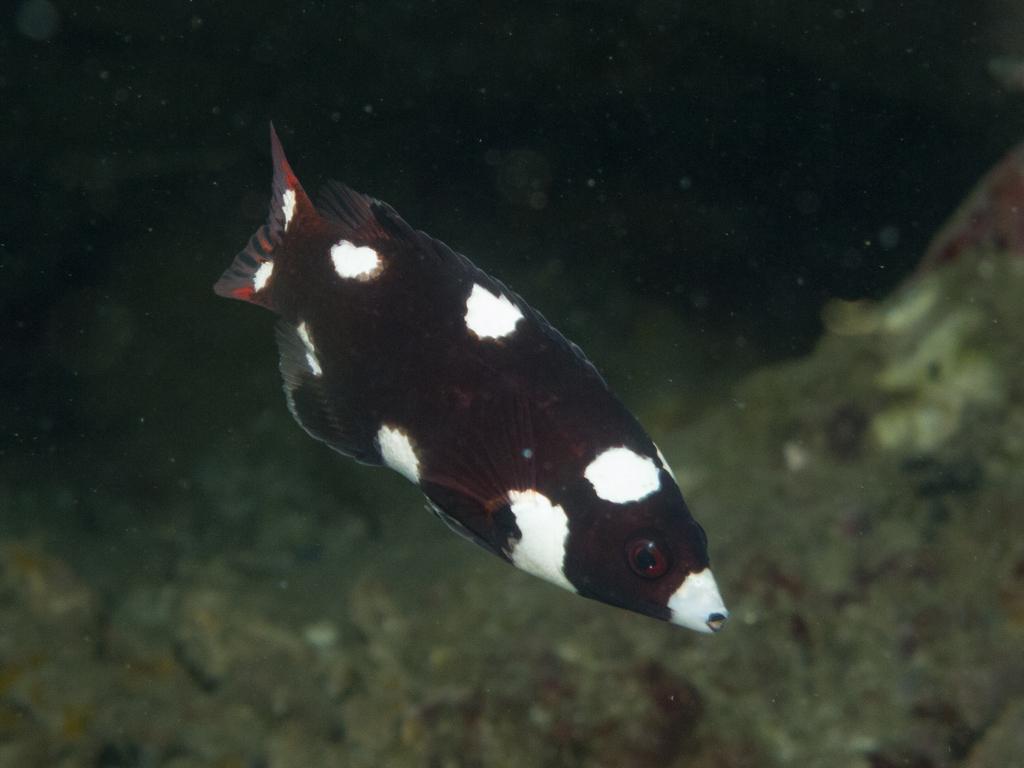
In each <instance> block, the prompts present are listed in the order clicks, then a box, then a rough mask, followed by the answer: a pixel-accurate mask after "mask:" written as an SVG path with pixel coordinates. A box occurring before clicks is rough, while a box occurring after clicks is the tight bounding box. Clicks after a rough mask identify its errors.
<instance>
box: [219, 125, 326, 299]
mask: <svg viewBox="0 0 1024 768" xmlns="http://www.w3.org/2000/svg"><path fill="white" fill-rule="evenodd" d="M270 154H271V157H272V158H273V163H274V188H273V197H272V198H271V200H270V215H269V216H268V217H267V223H266V224H264V225H263V226H262V227H260V228H259V229H258V230H256V233H255V234H254V235H253V236H252V237H251V238H250V239H249V244H248V245H247V246H245V250H243V251H242V252H241V253H239V254H238V255H237V256H235V260H234V261H233V262H231V266H230V267H228V268H227V270H225V272H224V274H223V275H221V278H220V280H218V281H217V284H216V285H214V286H213V290H214V291H215V292H216V293H217V294H218V295H220V296H225V297H227V298H229V299H242V300H244V301H251V302H253V303H256V304H263V303H265V302H262V301H260V296H259V292H260V291H261V290H262V289H263V287H264V286H265V285H266V284H267V282H268V281H269V280H270V279H272V276H273V269H274V260H275V258H277V257H278V256H279V253H280V248H279V246H280V245H281V243H282V242H283V241H284V238H285V237H286V235H287V233H288V232H289V231H290V230H291V229H292V228H293V227H301V226H302V221H303V219H305V218H306V217H307V216H316V217H317V218H319V214H318V213H317V211H316V208H314V207H313V203H312V202H310V199H309V197H308V196H307V195H306V192H305V190H303V189H302V185H301V184H299V180H298V179H297V178H296V177H295V174H294V173H293V172H292V169H291V166H290V165H288V160H287V159H286V158H285V156H284V149H282V148H281V142H280V140H279V139H278V138H277V132H276V131H275V130H274V124H273V123H271V124H270ZM268 264H269V266H266V265H268Z"/></svg>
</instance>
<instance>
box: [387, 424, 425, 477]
mask: <svg viewBox="0 0 1024 768" xmlns="http://www.w3.org/2000/svg"><path fill="white" fill-rule="evenodd" d="M377 447H378V448H379V449H380V455H381V458H383V459H384V463H385V464H386V465H387V466H388V467H390V468H391V469H393V470H395V471H396V472H398V473H399V474H401V475H405V476H406V477H407V478H409V479H410V480H412V481H413V482H414V483H416V484H417V485H419V482H420V460H419V458H417V456H416V450H415V449H414V448H413V447H412V441H411V440H410V439H409V436H408V435H407V434H406V433H405V432H403V431H402V430H401V429H399V428H398V427H394V428H392V427H389V426H388V425H387V424H382V425H381V428H380V429H379V430H377Z"/></svg>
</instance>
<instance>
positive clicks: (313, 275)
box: [214, 126, 729, 632]
mask: <svg viewBox="0 0 1024 768" xmlns="http://www.w3.org/2000/svg"><path fill="white" fill-rule="evenodd" d="M270 143H271V150H272V156H273V163H274V189H273V199H272V200H271V203H270V216H269V218H268V220H267V223H266V224H265V225H264V226H263V227H261V228H260V229H259V230H258V231H257V232H256V234H254V235H253V236H252V238H251V239H250V241H249V244H248V245H247V246H246V247H245V249H244V250H243V251H242V252H241V253H239V254H238V255H237V256H236V257H235V260H234V262H233V263H232V264H231V266H230V267H229V268H228V270H227V271H226V272H225V273H224V275H223V276H222V277H221V279H220V281H219V282H218V283H217V284H216V286H214V290H215V291H216V292H217V293H218V294H220V295H221V296H226V297H229V298H235V299H243V300H245V301H248V302H252V303H253V304H259V305H260V306H263V307H266V308H268V309H270V310H272V311H273V312H275V313H277V315H279V318H280V319H279V320H278V322H277V344H278V347H279V349H280V353H281V373H282V375H283V377H284V391H285V396H286V398H287V401H288V408H289V409H290V410H291V412H292V414H293V415H294V416H295V419H296V421H298V423H299V424H300V425H301V426H302V427H303V429H305V430H306V431H307V432H308V433H309V434H310V435H312V436H313V437H315V438H317V439H318V440H322V441H323V442H325V443H327V444H328V445H329V446H331V447H332V448H334V449H335V450H336V451H338V452H340V453H342V454H345V455H346V456H351V457H353V458H355V459H356V460H358V461H361V462H364V463H367V464H378V465H380V464H383V465H385V466H388V467H390V468H391V469H394V470H396V471H397V472H399V473H400V474H402V475H405V476H406V477H407V478H408V479H409V480H411V481H412V482H414V483H416V484H417V485H418V486H419V487H420V489H421V490H422V491H423V493H424V494H425V495H426V497H427V499H428V500H429V502H430V505H431V507H432V508H433V510H434V511H435V512H436V513H437V515H438V516H439V517H440V518H441V519H443V520H444V521H445V522H446V523H447V524H448V525H449V526H450V527H451V528H452V529H454V530H455V531H456V532H457V533H459V534H461V535H462V536H464V537H466V538H467V539H470V540H471V541H474V542H476V543H477V544H479V545H480V546H482V547H483V548H484V549H486V550H488V551H490V552H493V553H494V554H495V555H497V556H498V557H500V558H502V559H503V560H506V561H508V562H509V563H511V564H512V565H514V566H516V567H517V568H521V569H522V570H524V571H527V572H529V573H532V574H534V575H536V576H539V577H541V578H542V579H546V580H547V581H550V582H551V583H553V584H557V585H558V586H560V587H563V588H565V589H568V590H569V591H571V592H576V593H578V594H580V595H583V596H584V597H589V598H592V599H594V600H600V601H601V602H604V603H608V604H610V605H615V606H619V607H620V608H626V609H628V610H631V611H636V612H637V613H642V614H645V615H647V616H653V617H654V618H657V619H664V620H667V621H671V622H674V623H675V624H681V625H682V626H685V627H690V628H691V629H695V630H697V631H700V632H714V631H717V630H718V629H720V628H721V627H722V624H723V622H724V621H725V620H726V618H727V617H728V615H729V614H728V611H726V609H725V605H724V603H723V602H722V598H721V596H720V595H719V591H718V587H717V585H716V583H715V579H714V576H712V574H711V570H710V569H709V567H708V552H707V538H706V537H705V535H704V531H703V529H702V528H701V527H700V525H698V524H697V522H696V521H695V520H694V519H693V517H692V516H691V515H690V511H689V509H688V508H687V506H686V503H685V502H684V501H683V496H682V493H681V492H680V490H679V486H678V485H677V484H676V482H675V478H674V476H673V474H672V470H671V469H669V466H668V463H667V462H666V460H665V457H664V456H663V455H662V454H661V451H660V450H658V448H657V447H656V446H655V445H654V443H653V442H652V441H651V438H650V437H648V435H647V433H646V432H645V431H644V429H643V427H641V426H640V424H639V423H638V422H637V420H636V419H635V418H634V417H633V416H632V415H631V414H630V412H629V411H628V410H627V409H626V407H625V406H624V405H623V404H622V403H621V402H620V401H619V400H618V399H617V398H616V397H615V395H613V394H612V392H611V390H610V389H609V388H608V385H607V384H605V382H604V380H603V379H602V378H601V376H600V374H599V373H598V372H597V369H596V368H595V367H594V365H593V364H592V363H591V362H590V361H589V360H588V359H587V358H586V356H585V355H584V354H583V352H581V351H580V349H579V348H578V347H577V346H576V345H575V344H573V343H572V342H570V341H568V340H567V339H566V338H565V337H564V336H562V334H560V333H559V332H558V331H556V330H555V329H554V328H552V327H551V325H550V324H548V322H547V321H546V320H545V319H544V318H543V317H542V316H541V315H540V313H539V312H537V311H536V310H534V309H532V308H531V307H530V306H529V305H528V304H527V303H526V302H525V301H523V300H522V299H521V298H520V297H519V296H517V295H516V294H515V293H513V292H512V291H510V290H509V289H508V288H506V287H505V286H504V285H502V284H501V283H500V282H498V281H497V280H495V279H494V278H492V277H490V276H488V275H487V274H485V273H484V272H483V271H481V270H480V269H477V267H475V266H474V265H473V264H472V262H470V260H469V259H467V258H466V257H465V256H463V255H461V254H459V253H456V252H455V251H453V250H452V249H450V248H449V247H448V246H446V245H445V244H444V243H441V242H439V241H438V240H435V239H433V238H432V237H430V236H429V235H427V234H425V233H424V232H421V231H416V230H413V229H412V228H411V227H410V226H409V225H408V224H406V223H405V221H403V220H402V219H401V218H400V217H399V215H398V214H397V213H396V212H395V211H394V209H393V208H391V206H389V205H387V204H386V203H382V202H380V201H378V200H374V199H373V198H370V197H367V196H365V195H361V194H359V193H357V192H353V191H352V190H351V189H349V188H348V187H346V186H345V185H344V184H340V183H338V182H334V181H332V182H328V184H327V185H326V187H325V188H324V189H323V190H322V191H321V192H320V195H319V198H318V201H317V204H316V205H315V206H314V205H313V203H312V202H311V201H310V199H309V198H308V197H307V196H306V193H305V192H304V191H303V189H302V185H300V184H299V181H298V179H297V178H296V177H295V174H294V173H292V169H291V167H290V166H289V165H288V161H287V160H286V159H285V156H284V151H283V150H282V148H281V143H280V141H278V138H277V134H276V133H275V132H274V129H273V126H271V129H270Z"/></svg>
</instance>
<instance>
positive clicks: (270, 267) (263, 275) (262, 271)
mask: <svg viewBox="0 0 1024 768" xmlns="http://www.w3.org/2000/svg"><path fill="white" fill-rule="evenodd" d="M273 271H274V262H272V261H264V262H263V263H262V264H260V267H259V269H257V270H256V274H254V275H253V276H252V289H253V290H254V291H262V290H263V287H264V286H265V285H266V284H267V281H268V280H269V279H270V275H271V274H272V273H273Z"/></svg>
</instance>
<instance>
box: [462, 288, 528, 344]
mask: <svg viewBox="0 0 1024 768" xmlns="http://www.w3.org/2000/svg"><path fill="white" fill-rule="evenodd" d="M522 319H523V313H522V312H520V311H519V307H517V306H516V305H515V304H513V303H512V302H511V301H509V300H508V298H507V297H505V296H495V295H494V294H493V293H491V292H490V291H488V290H487V289H486V288H484V287H483V286H482V285H479V284H478V283H474V284H473V290H472V291H471V292H470V294H469V298H467V299H466V327H467V328H469V330H471V331H472V332H473V333H475V334H476V335H477V336H479V337H480V338H481V339H500V338H502V337H504V336H508V335H509V334H510V333H512V331H514V330H515V329H516V323H518V322H519V321H520V320H522Z"/></svg>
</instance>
